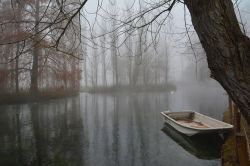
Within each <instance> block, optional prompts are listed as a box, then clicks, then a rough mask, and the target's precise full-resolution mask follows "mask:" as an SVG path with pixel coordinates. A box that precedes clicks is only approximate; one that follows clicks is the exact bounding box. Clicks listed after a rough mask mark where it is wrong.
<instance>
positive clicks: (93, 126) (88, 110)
mask: <svg viewBox="0 0 250 166" xmlns="http://www.w3.org/2000/svg"><path fill="white" fill-rule="evenodd" d="M205 87H206V88H205ZM226 105H227V99H226V96H225V95H224V91H222V90H221V89H220V88H216V87H213V86H209V87H207V86H196V87H195V88H192V87H191V86H187V87H178V88H177V91H176V92H174V93H140V94H131V93H130V94H120V95H118V94H116V95H111V94H109V95H97V94H96V95H94V94H84V93H82V94H80V95H79V96H77V97H72V98H67V99H60V100H53V101H48V102H41V103H32V104H23V105H11V106H1V107H0V165H1V166H12V165H15V166H22V165H25V166H26V165H27V166H28V165H32V166H36V165H46V166H183V165H190V166H191V165H192V166H218V165H221V164H220V159H219V158H218V154H219V153H220V152H219V147H220V144H219V143H218V142H219V141H214V138H211V139H212V140H211V142H210V143H208V142H207V141H209V140H208V139H206V142H202V141H200V142H199V141H198V142H199V143H197V141H194V144H193V143H192V140H190V139H189V138H186V137H183V136H182V135H180V134H179V133H176V132H175V131H174V130H171V128H168V127H167V126H165V125H164V121H163V119H162V117H161V116H160V114H159V112H160V111H163V110H168V109H171V110H179V109H193V110H196V111H198V112H202V113H204V114H206V115H209V116H211V117H214V118H217V119H221V118H222V112H223V111H225V109H226ZM164 126H165V127H164ZM215 139H216V138H215ZM198 140H201V139H198ZM213 147H214V148H213ZM209 148H210V150H209ZM211 149H212V151H211ZM215 149H216V150H215Z"/></svg>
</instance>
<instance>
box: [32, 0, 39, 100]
mask: <svg viewBox="0 0 250 166" xmlns="http://www.w3.org/2000/svg"><path fill="white" fill-rule="evenodd" d="M39 1H40V0H36V4H35V5H36V6H35V9H36V11H35V37H34V51H33V63H32V70H31V83H30V92H31V94H32V95H37V94H38V56H39V40H40V38H39V34H38V33H39V7H40V6H39V5H40V4H39Z"/></svg>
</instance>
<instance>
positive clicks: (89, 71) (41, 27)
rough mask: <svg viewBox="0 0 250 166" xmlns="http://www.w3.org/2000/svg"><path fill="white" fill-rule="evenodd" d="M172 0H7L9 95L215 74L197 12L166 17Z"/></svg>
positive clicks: (1, 57) (4, 67)
mask: <svg viewBox="0 0 250 166" xmlns="http://www.w3.org/2000/svg"><path fill="white" fill-rule="evenodd" d="M165 3H166V4H167V5H170V1H169V2H161V1H160V2H159V3H157V4H156V5H155V7H154V5H151V6H150V4H148V3H146V1H138V2H132V1H128V2H123V3H119V2H118V1H107V2H106V1H96V2H88V3H87V1H78V0H74V1H67V0H62V1H58V0H20V1H18V0H12V1H9V0H1V1H0V8H1V9H0V12H1V17H0V19H1V39H0V51H1V54H0V61H1V62H0V88H1V92H2V94H4V95H6V94H32V95H38V94H39V95H41V94H46V95H50V94H56V93H58V95H64V94H73V93H77V92H78V91H80V90H82V91H88V90H93V89H96V88H97V89H98V88H99V89H105V88H114V87H116V88H117V87H127V88H131V87H139V86H140V87H160V88H162V87H164V88H166V87H167V86H171V87H174V86H173V82H174V81H176V80H177V79H178V78H182V80H190V81H192V80H198V81H202V80H207V79H209V77H210V76H211V75H210V72H209V69H208V67H207V62H206V57H205V52H204V50H203V49H202V46H201V44H200V43H199V39H198V36H197V35H196V33H195V31H194V29H193V27H192V26H191V19H190V16H189V14H188V13H186V11H185V10H184V11H183V10H182V12H181V14H184V17H180V16H178V14H176V13H175V11H172V13H173V14H172V13H170V11H169V12H168V14H167V17H166V16H161V15H159V16H158V15H157V12H158V10H162V9H164V4H165ZM176 6H177V7H176V8H177V9H178V8H181V5H178V4H177V5H176ZM150 8H152V13H149V12H148V11H150ZM155 8H157V12H155V11H154V10H155ZM183 12H184V13H183ZM175 15H177V18H176V16H175ZM156 16H157V17H156ZM247 16H248V15H245V14H244V18H243V19H245V18H247ZM180 25H184V26H183V27H182V28H179V26H180ZM247 29H248V25H247V24H246V25H245V30H246V31H247ZM176 57H177V58H176ZM173 59H175V60H173ZM178 71H179V73H178ZM180 71H181V73H180Z"/></svg>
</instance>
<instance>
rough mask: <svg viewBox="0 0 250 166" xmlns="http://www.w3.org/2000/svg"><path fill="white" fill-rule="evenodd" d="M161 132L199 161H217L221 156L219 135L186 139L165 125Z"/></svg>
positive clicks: (221, 140) (221, 142)
mask: <svg viewBox="0 0 250 166" xmlns="http://www.w3.org/2000/svg"><path fill="white" fill-rule="evenodd" d="M162 131H163V132H164V133H165V134H166V135H167V136H169V137H170V138H171V139H173V140H174V141H175V142H176V143H177V144H178V145H180V146H181V147H182V148H184V149H185V150H186V151H187V152H189V153H191V154H192V155H194V156H196V157H197V158H199V159H205V160H211V159H218V158H220V155H221V153H220V152H221V146H222V144H223V139H222V137H221V136H220V135H218V134H215V135H197V136H193V137H188V136H186V135H183V134H181V133H180V132H178V131H177V130H175V129H174V128H173V127H172V126H170V125H169V124H167V123H165V124H164V126H163V128H162Z"/></svg>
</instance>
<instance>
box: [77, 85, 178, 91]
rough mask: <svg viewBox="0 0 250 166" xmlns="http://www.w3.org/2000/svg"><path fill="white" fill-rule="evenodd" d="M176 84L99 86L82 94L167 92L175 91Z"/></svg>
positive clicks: (86, 88) (88, 88) (90, 88)
mask: <svg viewBox="0 0 250 166" xmlns="http://www.w3.org/2000/svg"><path fill="white" fill-rule="evenodd" d="M175 90H176V86H175V85H174V84H161V85H136V86H130V85H116V86H107V87H104V86H98V87H85V88H82V90H81V92H88V93H124V92H137V93H140V92H166V91H175Z"/></svg>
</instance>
